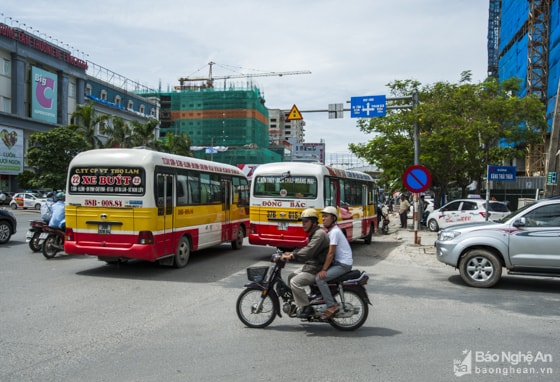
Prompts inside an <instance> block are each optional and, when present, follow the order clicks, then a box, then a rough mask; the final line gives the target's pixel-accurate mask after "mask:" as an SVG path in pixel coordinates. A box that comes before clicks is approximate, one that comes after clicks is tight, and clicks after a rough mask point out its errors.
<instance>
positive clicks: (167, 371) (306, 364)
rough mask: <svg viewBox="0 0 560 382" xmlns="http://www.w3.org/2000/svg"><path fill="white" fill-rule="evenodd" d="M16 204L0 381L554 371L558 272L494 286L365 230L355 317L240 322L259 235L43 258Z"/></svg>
mask: <svg viewBox="0 0 560 382" xmlns="http://www.w3.org/2000/svg"><path fill="white" fill-rule="evenodd" d="M16 214H17V218H18V221H19V228H18V233H17V234H16V235H15V236H14V237H13V238H12V240H11V241H10V242H9V243H8V244H7V245H3V246H0V259H2V265H1V267H0V380H1V381H53V382H54V381H57V382H58V381H78V380H79V381H265V380H266V381H454V380H457V381H500V380H504V381H506V380H507V381H512V380H513V381H527V380H538V381H557V380H558V379H559V376H560V351H559V350H560V345H559V344H558V327H559V323H560V319H559V316H558V313H559V306H560V304H559V303H560V288H559V287H560V279H549V278H521V277H511V276H505V277H504V278H503V281H502V282H501V283H500V284H499V285H498V287H497V288H493V289H475V288H469V287H467V286H465V285H464V284H463V283H462V281H461V279H460V277H459V275H458V273H457V272H456V271H455V270H454V269H452V268H449V267H438V266H435V265H434V266H430V265H426V263H425V262H422V264H416V263H415V262H414V258H412V260H410V258H409V259H408V260H407V261H403V256H402V250H403V248H404V249H406V248H405V247H403V243H402V241H399V240H396V239H394V236H392V235H388V236H386V237H377V236H376V237H374V242H373V243H372V244H371V245H370V246H367V245H364V244H362V243H355V244H353V245H352V248H353V250H354V258H355V268H360V269H364V270H366V271H368V273H369V274H370V275H371V276H372V277H371V279H370V283H369V284H368V286H367V289H368V292H369V295H370V298H371V300H372V303H373V305H372V306H371V307H370V316H369V318H368V320H367V321H366V323H365V325H364V326H363V327H362V328H360V329H359V330H357V331H355V332H350V333H346V332H339V331H337V330H336V329H334V328H332V327H331V326H329V325H327V324H309V323H302V322H300V321H299V320H297V319H290V318H287V317H283V318H277V319H276V320H275V321H274V322H273V323H272V324H271V325H270V326H269V327H268V328H266V329H249V328H246V327H244V326H243V324H242V323H241V322H240V321H239V320H238V318H237V316H236V313H235V302H236V299H237V296H238V295H239V293H240V292H241V291H242V287H243V284H244V283H245V282H246V279H245V268H246V267H248V266H251V265H255V264H258V265H265V264H268V258H269V255H270V254H271V253H272V250H271V249H267V248H263V247H254V246H245V247H244V248H243V249H242V250H241V251H232V250H231V249H230V247H229V246H227V245H223V246H220V247H216V248H213V249H211V250H205V251H201V252H199V253H195V254H193V256H192V258H191V260H190V262H189V264H188V265H187V267H186V268H183V269H173V268H168V267H163V266H158V265H156V264H151V263H146V262H130V263H128V264H125V265H122V266H120V267H116V266H110V265H106V264H105V263H103V262H99V261H97V260H96V259H95V258H90V257H80V256H66V255H59V256H57V257H56V258H54V259H52V260H46V259H45V258H44V257H43V256H42V254H40V253H31V251H30V250H29V248H28V247H27V244H26V243H25V231H26V228H27V223H28V220H29V219H32V218H34V217H36V216H38V215H37V213H35V212H23V211H17V212H16ZM427 256H429V254H427ZM295 267H296V264H290V265H289V266H288V267H287V269H288V270H290V269H293V268H295ZM285 275H287V273H285ZM469 355H470V362H469ZM529 358H530V360H529ZM461 373H464V374H465V375H463V376H461V377H459V376H458V375H459V374H461ZM504 373H505V374H507V375H504Z"/></svg>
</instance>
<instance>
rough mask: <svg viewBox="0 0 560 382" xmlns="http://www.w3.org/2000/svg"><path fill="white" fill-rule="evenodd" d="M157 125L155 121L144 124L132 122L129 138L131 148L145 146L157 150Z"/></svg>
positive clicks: (157, 122)
mask: <svg viewBox="0 0 560 382" xmlns="http://www.w3.org/2000/svg"><path fill="white" fill-rule="evenodd" d="M158 125H159V121H158V120H155V119H151V120H149V121H148V122H146V123H142V122H139V121H132V122H131V128H132V134H131V137H130V141H131V143H132V147H136V146H145V147H149V148H152V149H156V150H157V149H158V146H159V145H158V142H156V139H155V131H156V128H157V127H158Z"/></svg>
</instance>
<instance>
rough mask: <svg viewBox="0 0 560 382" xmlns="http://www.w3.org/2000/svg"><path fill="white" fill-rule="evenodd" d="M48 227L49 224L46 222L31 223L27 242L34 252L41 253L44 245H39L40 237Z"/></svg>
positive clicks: (32, 221)
mask: <svg viewBox="0 0 560 382" xmlns="http://www.w3.org/2000/svg"><path fill="white" fill-rule="evenodd" d="M46 226H48V223H47V222H45V221H44V220H30V221H29V228H28V229H27V233H26V234H25V241H26V242H27V244H28V245H29V248H30V249H31V250H32V251H33V252H39V251H40V250H41V249H42V244H40V243H39V236H40V235H41V232H43V228H44V227H46Z"/></svg>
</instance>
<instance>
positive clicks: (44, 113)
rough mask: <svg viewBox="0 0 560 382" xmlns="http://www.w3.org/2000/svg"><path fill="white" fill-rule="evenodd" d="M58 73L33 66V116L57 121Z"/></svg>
mask: <svg viewBox="0 0 560 382" xmlns="http://www.w3.org/2000/svg"><path fill="white" fill-rule="evenodd" d="M56 94H57V75H56V74H54V73H51V72H47V71H46V70H43V69H39V68H36V67H34V66H33V67H32V68H31V118H33V119H38V120H41V121H45V122H49V123H56V114H57V97H56Z"/></svg>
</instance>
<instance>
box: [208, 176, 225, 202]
mask: <svg viewBox="0 0 560 382" xmlns="http://www.w3.org/2000/svg"><path fill="white" fill-rule="evenodd" d="M210 190H211V196H212V198H211V199H210V202H211V203H223V202H224V199H223V192H222V184H221V181H220V176H219V175H218V174H212V176H211V177H210Z"/></svg>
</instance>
